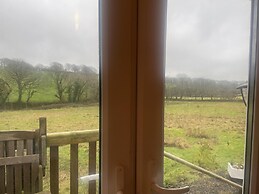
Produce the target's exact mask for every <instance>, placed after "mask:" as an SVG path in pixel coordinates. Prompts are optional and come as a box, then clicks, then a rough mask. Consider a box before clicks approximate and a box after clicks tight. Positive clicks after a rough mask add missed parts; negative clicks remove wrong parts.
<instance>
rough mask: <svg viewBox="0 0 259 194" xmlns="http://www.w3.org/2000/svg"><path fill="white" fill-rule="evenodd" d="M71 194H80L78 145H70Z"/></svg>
mask: <svg viewBox="0 0 259 194" xmlns="http://www.w3.org/2000/svg"><path fill="white" fill-rule="evenodd" d="M70 193H71V194H77V193H78V144H72V145H70Z"/></svg>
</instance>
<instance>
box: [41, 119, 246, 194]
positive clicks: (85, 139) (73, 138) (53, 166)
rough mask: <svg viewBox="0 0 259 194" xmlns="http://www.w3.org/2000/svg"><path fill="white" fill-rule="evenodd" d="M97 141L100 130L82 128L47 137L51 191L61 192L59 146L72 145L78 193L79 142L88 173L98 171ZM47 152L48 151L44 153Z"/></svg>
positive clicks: (92, 186) (91, 187)
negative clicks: (84, 149) (86, 150)
mask: <svg viewBox="0 0 259 194" xmlns="http://www.w3.org/2000/svg"><path fill="white" fill-rule="evenodd" d="M40 128H46V119H42V118H41V119H40ZM97 141H99V130H98V129H95V130H82V131H73V132H59V133H49V134H47V137H46V144H47V147H49V148H50V156H49V157H50V164H49V166H50V191H51V193H52V194H59V158H60V157H59V147H60V146H65V145H70V193H71V194H78V144H81V143H88V144H89V153H88V174H95V173H96V156H97V155H96V153H97ZM44 154H46V153H44ZM164 156H165V157H167V158H169V159H172V160H175V161H176V162H179V163H182V164H184V165H187V166H189V167H191V168H193V169H195V170H198V171H200V172H202V173H205V174H207V175H209V176H211V177H214V178H217V179H219V180H221V181H223V182H225V183H227V184H229V185H231V186H234V187H237V188H242V186H240V185H238V184H236V183H234V182H232V181H229V180H227V179H225V178H223V177H220V176H218V175H215V174H214V173H212V172H209V171H207V170H205V169H203V168H201V167H197V166H196V165H193V164H191V163H189V162H187V161H185V160H183V159H181V158H178V157H176V156H174V155H172V154H169V153H166V152H165V153H164ZM88 193H89V194H96V181H94V180H93V181H89V183H88Z"/></svg>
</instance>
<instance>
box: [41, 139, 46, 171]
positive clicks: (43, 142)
mask: <svg viewBox="0 0 259 194" xmlns="http://www.w3.org/2000/svg"><path fill="white" fill-rule="evenodd" d="M46 144H47V140H46V135H43V136H42V137H41V164H42V166H43V168H45V166H47V145H46Z"/></svg>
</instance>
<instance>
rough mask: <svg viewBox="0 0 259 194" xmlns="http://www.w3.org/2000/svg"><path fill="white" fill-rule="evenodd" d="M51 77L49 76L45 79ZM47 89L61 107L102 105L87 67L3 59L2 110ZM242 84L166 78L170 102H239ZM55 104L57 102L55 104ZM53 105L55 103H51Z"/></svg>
mask: <svg viewBox="0 0 259 194" xmlns="http://www.w3.org/2000/svg"><path fill="white" fill-rule="evenodd" d="M44 75H47V76H44ZM47 79H50V80H51V84H50V85H47V86H46V85H45V86H44V87H50V86H51V87H54V88H55V89H54V90H55V94H53V99H56V101H59V102H60V103H67V102H70V103H78V102H89V101H91V102H98V100H99V75H98V73H97V70H96V69H94V68H93V67H89V66H86V65H76V64H69V63H67V64H64V65H63V64H61V63H59V62H52V63H51V64H49V65H48V66H47V65H42V64H38V65H35V66H33V65H32V64H30V63H27V62H26V61H24V60H22V59H8V58H2V59H0V106H1V105H4V104H5V103H6V102H8V101H9V97H10V95H11V94H12V96H15V97H16V102H15V103H16V104H17V105H21V104H22V103H26V104H28V103H30V101H31V99H32V98H33V96H34V95H35V94H36V93H38V92H39V90H40V88H41V87H42V83H44V82H48V83H49V82H50V81H49V80H47ZM239 84H240V82H238V81H216V80H211V79H205V78H190V77H188V76H187V75H183V74H181V75H177V76H176V77H166V80H165V99H166V100H183V99H196V100H204V99H210V100H216V99H217V100H235V99H237V97H238V95H239V91H238V90H237V89H236V88H237V86H238V85H239ZM53 101H55V100H53ZM50 103H53V102H50Z"/></svg>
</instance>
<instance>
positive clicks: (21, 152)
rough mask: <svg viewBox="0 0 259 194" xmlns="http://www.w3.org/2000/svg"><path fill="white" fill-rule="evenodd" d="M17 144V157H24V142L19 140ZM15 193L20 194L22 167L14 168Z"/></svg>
mask: <svg viewBox="0 0 259 194" xmlns="http://www.w3.org/2000/svg"><path fill="white" fill-rule="evenodd" d="M16 144H17V156H23V155H24V141H23V140H19V141H17V142H16ZM14 174H15V193H16V194H20V193H21V191H22V165H16V166H15V173H14Z"/></svg>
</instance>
